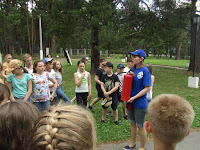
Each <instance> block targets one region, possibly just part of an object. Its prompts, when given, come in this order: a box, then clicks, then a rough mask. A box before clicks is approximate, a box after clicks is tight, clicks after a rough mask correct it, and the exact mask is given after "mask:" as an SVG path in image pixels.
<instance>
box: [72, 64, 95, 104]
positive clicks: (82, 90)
mask: <svg viewBox="0 0 200 150" xmlns="http://www.w3.org/2000/svg"><path fill="white" fill-rule="evenodd" d="M77 66H78V69H79V71H78V72H75V73H74V81H75V84H76V89H75V92H76V99H77V104H78V105H83V106H85V107H86V106H87V102H88V101H90V99H91V96H92V95H91V94H92V87H91V77H90V73H89V72H87V71H85V63H84V62H83V61H78V64H77ZM88 93H89V95H88Z"/></svg>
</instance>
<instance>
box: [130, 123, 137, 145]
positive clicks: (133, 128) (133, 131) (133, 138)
mask: <svg viewBox="0 0 200 150" xmlns="http://www.w3.org/2000/svg"><path fill="white" fill-rule="evenodd" d="M136 135H137V127H136V124H135V123H131V144H130V145H129V147H133V146H134V145H135V144H136Z"/></svg>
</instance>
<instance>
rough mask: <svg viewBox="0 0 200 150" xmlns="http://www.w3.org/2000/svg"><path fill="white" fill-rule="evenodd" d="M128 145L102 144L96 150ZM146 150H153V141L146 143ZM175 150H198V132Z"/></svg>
mask: <svg viewBox="0 0 200 150" xmlns="http://www.w3.org/2000/svg"><path fill="white" fill-rule="evenodd" d="M128 144H129V142H122V143H110V144H102V145H99V146H98V148H97V149H96V150H123V147H124V146H126V145H128ZM137 145H138V147H139V145H140V143H139V142H137ZM137 149H139V148H136V150H137ZM146 149H147V150H153V141H148V142H147V145H146ZM176 150H200V131H197V132H192V133H190V134H189V135H188V136H187V137H186V138H185V139H184V140H183V141H182V142H180V143H179V144H178V145H177V147H176Z"/></svg>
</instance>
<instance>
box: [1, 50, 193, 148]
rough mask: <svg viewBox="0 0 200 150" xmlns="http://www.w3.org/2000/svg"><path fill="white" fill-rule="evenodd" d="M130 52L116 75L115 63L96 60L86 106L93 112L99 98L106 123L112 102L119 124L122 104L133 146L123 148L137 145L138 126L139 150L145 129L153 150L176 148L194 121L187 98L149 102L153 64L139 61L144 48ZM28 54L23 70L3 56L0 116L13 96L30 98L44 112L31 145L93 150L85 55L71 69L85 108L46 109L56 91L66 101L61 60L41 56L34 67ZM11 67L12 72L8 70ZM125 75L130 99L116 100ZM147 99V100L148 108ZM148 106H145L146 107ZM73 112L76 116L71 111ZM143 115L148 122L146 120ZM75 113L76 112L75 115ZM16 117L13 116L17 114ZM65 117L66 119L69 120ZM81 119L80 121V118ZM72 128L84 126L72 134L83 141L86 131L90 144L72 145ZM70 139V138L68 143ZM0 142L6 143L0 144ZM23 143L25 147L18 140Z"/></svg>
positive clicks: (164, 97)
mask: <svg viewBox="0 0 200 150" xmlns="http://www.w3.org/2000/svg"><path fill="white" fill-rule="evenodd" d="M131 54H133V58H128V59H127V67H124V65H123V64H118V65H117V72H116V73H113V64H112V63H111V62H107V61H106V60H105V59H101V60H100V63H99V64H100V66H99V68H98V69H97V72H96V75H95V82H96V89H97V93H98V96H97V97H96V98H95V99H94V100H93V101H92V102H91V104H90V105H89V106H88V108H89V109H90V110H91V109H92V108H93V106H94V104H95V103H96V102H98V101H99V100H100V99H102V98H103V99H104V103H103V102H102V119H101V122H102V123H105V119H106V114H107V110H108V107H109V106H111V108H112V114H113V116H114V120H115V122H114V123H115V124H116V125H119V121H118V111H117V108H118V104H119V103H120V102H122V103H123V106H122V109H123V117H124V118H125V119H127V117H128V119H129V121H130V123H131V136H132V140H131V144H130V145H127V146H125V147H124V148H123V149H124V150H131V149H135V148H136V144H135V140H136V134H137V128H138V129H139V132H140V139H141V147H140V150H143V149H145V143H146V131H147V132H149V133H152V135H153V138H154V142H155V146H154V149H155V150H159V149H163V150H165V149H170V150H174V149H175V147H176V144H177V143H178V142H180V141H181V140H182V139H183V138H184V137H185V136H186V135H187V134H188V133H189V129H190V126H191V124H192V122H193V119H194V110H193V108H192V106H191V105H190V104H189V103H188V102H187V101H186V100H185V99H183V98H181V97H179V96H177V95H173V94H163V95H160V96H158V97H156V98H155V99H154V100H152V88H153V83H154V79H155V77H154V76H153V75H152V66H151V65H149V64H147V65H145V66H146V67H145V66H144V65H143V62H144V59H145V58H146V55H145V53H144V52H143V51H142V50H138V51H135V52H131ZM29 56H30V55H25V56H24V57H23V61H24V64H25V68H26V69H24V67H22V62H21V61H20V60H17V59H13V60H12V57H11V55H6V59H5V60H6V63H5V64H4V65H3V71H2V75H3V76H4V78H5V79H7V82H6V81H4V83H5V84H7V85H8V87H9V89H10V90H9V89H8V87H7V86H5V85H4V84H0V89H1V90H0V105H2V106H1V107H0V115H1V110H3V109H2V108H3V107H7V106H6V105H12V104H14V103H16V102H17V103H21V102H18V101H14V100H17V99H22V100H24V101H30V102H33V104H35V106H36V107H37V108H38V109H39V110H40V112H43V111H44V113H43V115H42V116H41V118H40V119H39V121H38V122H37V123H36V126H35V128H34V129H35V130H34V132H33V133H34V135H33V143H32V145H28V146H30V149H41V150H42V149H63V146H64V147H65V148H66V149H67V148H68V149H69V150H72V149H77V150H78V149H91V150H93V149H95V145H96V144H95V143H96V133H95V131H94V122H93V119H91V118H92V117H91V116H90V114H89V116H88V111H85V109H84V107H87V105H88V101H89V100H91V96H92V95H91V94H92V91H91V75H90V73H89V72H87V71H86V70H85V66H86V64H87V61H86V60H84V59H82V60H80V61H79V62H78V64H77V66H78V69H77V71H76V72H75V73H74V80H75V84H76V89H75V92H76V96H75V97H74V98H73V100H74V99H77V103H78V104H79V105H81V106H84V107H79V106H73V105H67V106H58V107H54V106H53V107H51V108H50V109H48V110H46V111H45V109H47V108H48V107H50V100H53V99H54V100H55V98H54V97H55V94H56V95H57V96H56V97H60V98H62V99H64V100H65V101H66V102H69V101H70V100H69V99H68V97H67V96H66V95H65V94H64V93H63V91H62V75H61V73H62V67H61V63H60V62H59V61H55V62H53V58H45V59H44V60H43V61H35V62H34V65H31V64H32V59H31V56H30V57H29ZM8 58H9V59H8ZM10 58H11V59H10ZM22 68H23V71H22ZM53 68H54V70H53ZM9 71H10V72H11V73H12V74H9ZM127 73H130V74H132V75H133V83H132V89H131V90H132V91H131V97H130V99H129V100H128V103H127V102H123V101H121V100H120V99H121V98H120V97H121V92H122V90H123V89H122V87H123V77H124V75H125V74H127ZM49 81H51V82H52V83H50V82H49ZM58 87H59V88H58ZM25 89H26V91H25ZM10 91H12V92H10ZM22 91H23V92H22ZM1 92H2V93H1ZM7 100H11V103H10V104H9V103H7V104H6V102H7ZM147 101H148V102H150V103H149V106H148V103H147ZM55 102H56V100H55ZM25 103H27V102H25ZM56 103H57V102H56ZM29 104H31V103H29ZM29 104H26V105H29ZM129 104H130V105H131V106H130V107H129V108H128V110H127V109H126V107H127V106H128V105H129ZM146 106H148V109H147V108H146ZM9 107H11V106H9ZM24 107H25V106H24ZM73 107H74V109H73V112H71V111H70V109H71V108H73ZM76 107H77V108H76ZM82 109H83V110H82ZM68 110H69V111H68ZM126 110H127V111H128V112H126ZM21 111H23V110H21ZM78 112H80V114H79V113H78ZM82 112H84V113H82ZM147 112H148V113H147ZM4 113H5V110H4ZM32 113H33V112H32ZM34 113H35V112H34ZM73 113H74V116H73V115H72V114H73ZM127 113H128V116H127ZM146 113H147V120H148V121H146V122H145V123H144V121H145V115H146ZM36 114H37V113H36ZM82 115H83V116H82ZM64 116H65V117H64ZM78 116H80V118H79V119H78ZM15 117H16V118H17V117H18V116H15ZM60 117H61V118H60ZM0 118H1V116H0ZM1 119H3V117H2V118H1ZM65 119H67V122H66V121H65ZM80 119H83V120H82V121H80ZM84 119H86V120H84ZM33 120H34V121H35V119H34V118H33ZM62 120H63V122H62ZM69 121H71V123H70V122H69ZM1 122H2V121H1ZM88 122H89V123H88ZM60 123H62V127H61V126H59V124H60ZM68 123H69V124H68ZM81 123H83V125H82V124H81ZM87 123H88V126H87V127H86V126H85V124H87ZM72 124H74V125H75V126H74V127H73V128H72V130H69V131H68V130H66V129H69V128H70V127H72ZM30 126H33V125H30ZM30 126H29V127H30ZM76 127H77V128H81V129H83V135H81V134H82V132H79V133H76V134H75V135H74V136H75V137H77V138H79V136H81V137H82V138H81V139H83V137H85V138H86V135H88V134H90V138H91V140H90V142H88V143H87V142H86V141H88V139H85V140H84V139H83V143H84V144H85V145H84V144H83V145H84V147H81V148H80V147H79V146H80V145H77V144H72V143H76V142H75V141H72V140H75V139H76V138H71V136H73V135H72V134H73V133H74V132H75V130H76V129H75V128H76ZM61 128H62V129H61ZM86 128H87V129H86ZM90 129H91V130H90ZM27 130H28V129H27ZM13 133H14V132H13ZM63 133H65V134H66V135H64V134H63ZM3 134H4V132H3V131H2V130H1V129H0V136H1V135H3ZM6 134H11V133H6ZM16 135H17V133H16ZM9 136H10V135H9ZM68 141H70V142H69V143H68ZM91 141H92V142H91ZM16 142H17V141H16ZM18 143H19V142H18ZM89 143H90V144H89ZM1 145H2V146H5V145H3V144H2V143H1V142H0V147H1ZM72 145H73V146H72ZM14 146H16V145H14ZM21 146H24V145H23V144H21ZM88 146H89V147H90V148H89V147H88ZM26 147H27V145H26ZM61 147H62V148H61ZM21 149H22V148H21Z"/></svg>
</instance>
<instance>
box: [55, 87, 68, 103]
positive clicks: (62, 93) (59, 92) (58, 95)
mask: <svg viewBox="0 0 200 150" xmlns="http://www.w3.org/2000/svg"><path fill="white" fill-rule="evenodd" d="M56 95H57V97H58V98H59V99H60V98H61V99H63V100H64V101H65V102H70V99H69V98H68V97H67V95H65V93H64V92H63V91H62V85H59V86H58V87H57V89H56Z"/></svg>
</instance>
